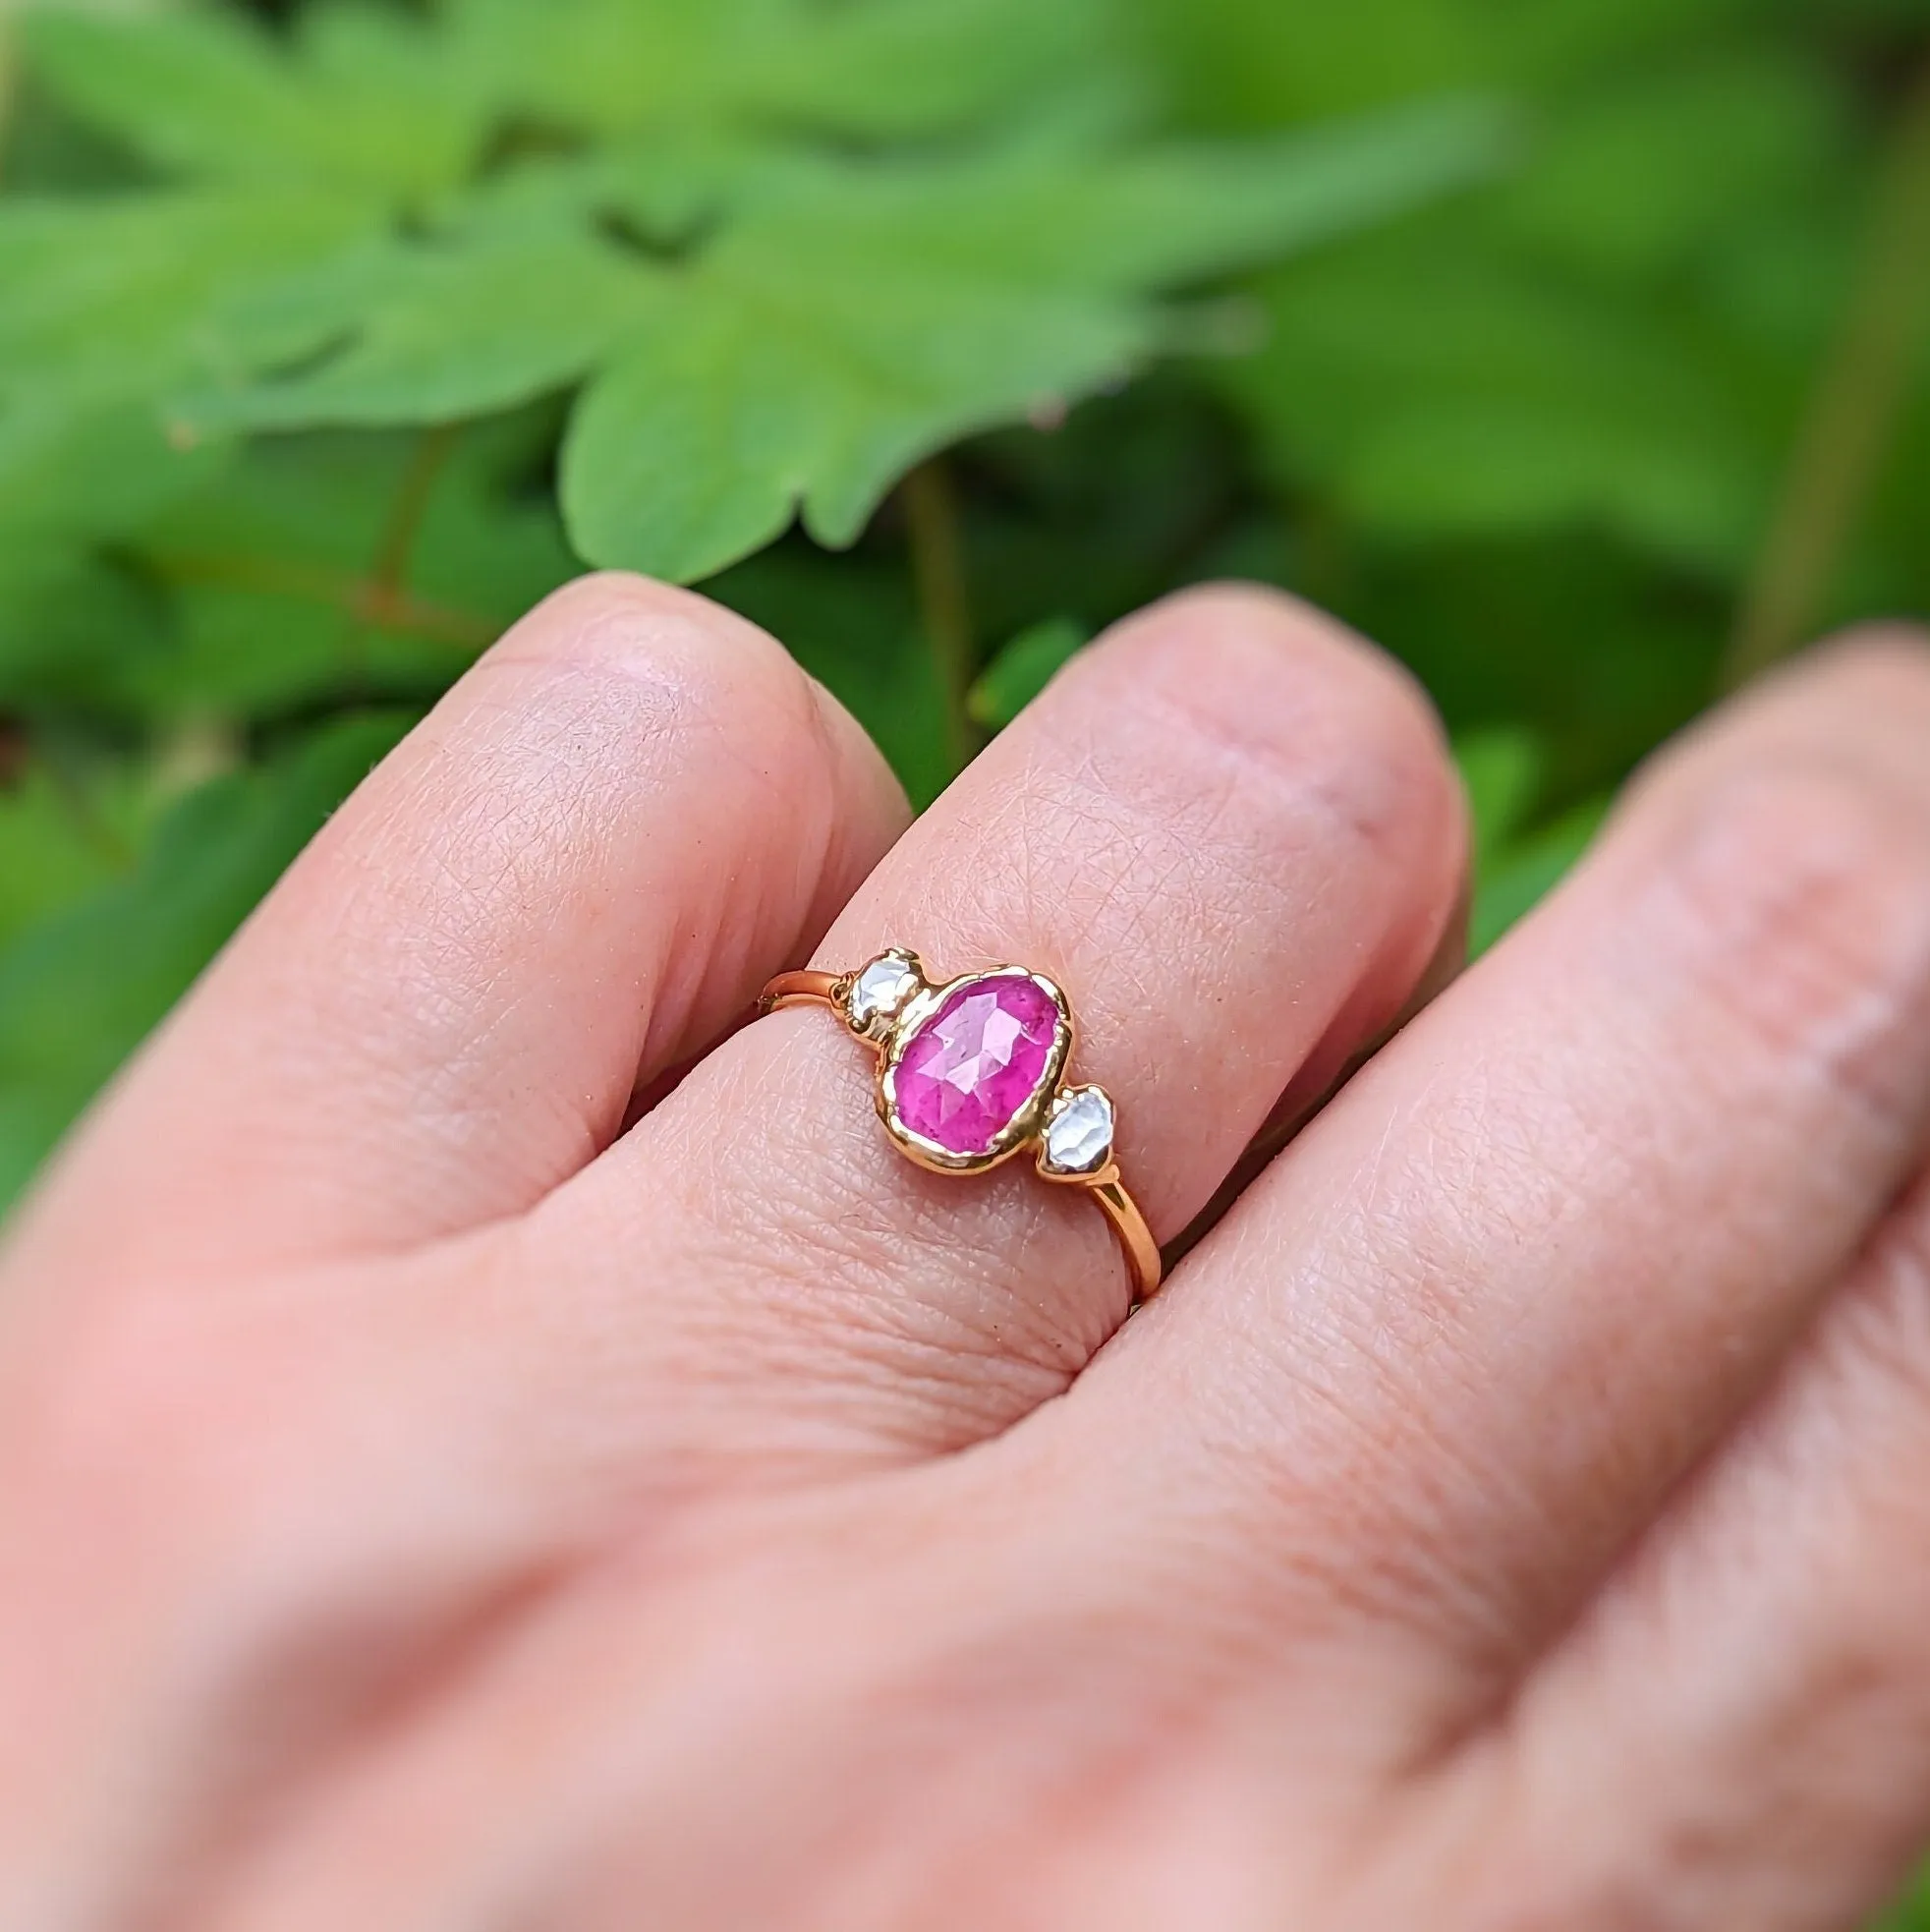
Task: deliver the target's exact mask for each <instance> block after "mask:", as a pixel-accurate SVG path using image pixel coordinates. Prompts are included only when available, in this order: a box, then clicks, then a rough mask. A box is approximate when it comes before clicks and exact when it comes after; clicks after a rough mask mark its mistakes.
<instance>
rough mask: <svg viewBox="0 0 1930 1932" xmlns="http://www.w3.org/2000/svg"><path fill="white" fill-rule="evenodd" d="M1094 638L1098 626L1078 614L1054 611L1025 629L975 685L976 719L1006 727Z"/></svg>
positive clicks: (989, 725)
mask: <svg viewBox="0 0 1930 1932" xmlns="http://www.w3.org/2000/svg"><path fill="white" fill-rule="evenodd" d="M1091 642H1092V632H1091V631H1090V630H1088V629H1087V627H1086V626H1085V625H1084V624H1081V623H1080V622H1079V621H1078V620H1077V619H1076V618H1073V617H1048V618H1046V619H1045V620H1044V621H1043V622H1042V623H1038V624H1034V625H1032V626H1031V627H1030V628H1029V629H1027V630H1023V631H1021V632H1020V633H1019V634H1018V636H1017V637H1015V638H1013V639H1012V640H1011V642H1010V643H1009V644H1007V645H1006V646H1005V648H1004V649H1003V650H1002V651H1000V652H999V653H998V654H997V655H996V656H995V657H993V660H992V662H991V663H990V664H989V665H988V666H987V667H986V669H985V671H984V672H983V674H982V675H981V676H980V678H979V681H978V682H977V683H976V684H975V685H973V687H972V697H971V712H972V718H973V721H974V722H975V723H978V724H982V725H984V726H986V727H987V729H988V730H993V731H999V730H1003V729H1004V727H1005V726H1006V725H1008V724H1010V723H1011V721H1012V720H1013V719H1014V718H1015V717H1017V716H1018V714H1019V713H1020V712H1021V711H1022V710H1025V708H1026V706H1028V705H1029V704H1031V703H1032V701H1033V699H1035V698H1036V697H1038V695H1039V694H1040V692H1042V691H1043V690H1045V688H1046V687H1047V685H1049V684H1050V682H1051V681H1052V679H1053V678H1054V677H1055V676H1056V675H1057V674H1058V672H1059V671H1060V670H1061V669H1062V668H1063V667H1064V666H1065V664H1066V663H1067V662H1069V661H1070V659H1071V658H1073V657H1074V656H1076V655H1077V654H1078V653H1079V652H1081V651H1083V650H1084V649H1085V647H1086V646H1087V645H1088V644H1089V643H1091Z"/></svg>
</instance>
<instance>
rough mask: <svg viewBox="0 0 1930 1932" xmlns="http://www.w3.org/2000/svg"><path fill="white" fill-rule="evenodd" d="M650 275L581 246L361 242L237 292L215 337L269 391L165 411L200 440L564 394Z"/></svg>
mask: <svg viewBox="0 0 1930 1932" xmlns="http://www.w3.org/2000/svg"><path fill="white" fill-rule="evenodd" d="M653 279H654V278H653V276H652V275H650V274H649V273H647V272H646V271H645V270H644V269H643V268H642V267H641V266H640V265H639V264H638V263H636V262H634V261H632V260H629V259H626V258H625V257H624V256H621V255H619V254H618V253H617V252H616V251H615V250H614V249H611V248H609V247H607V246H605V245H604V244H603V243H601V242H599V241H597V240H596V239H595V238H594V237H592V236H590V235H587V234H573V233H569V232H563V233H557V234H552V233H549V232H546V231H543V230H536V231H534V232H527V231H526V232H518V233H513V234H498V233H489V232H484V233H483V234H481V235H478V236H467V237H466V236H459V237H455V238H452V239H451V240H449V241H446V242H443V243H439V244H437V245H436V246H433V247H430V248H416V247H408V246H404V245H402V244H400V243H397V242H393V241H379V242H371V243H369V245H368V246H366V247H364V248H361V249H357V250H354V251H352V252H350V253H348V254H346V255H343V256H338V257H337V258H336V259H335V260H333V261H330V262H327V263H325V264H323V265H321V266H319V267H316V268H313V269H309V270H305V271H303V272H301V273H299V274H297V275H295V276H292V277H290V278H288V279H286V280H283V281H279V282H275V283H271V284H269V285H267V286H265V287H262V288H260V289H257V290H255V291H253V292H251V294H250V295H249V296H248V298H247V299H246V300H245V301H244V302H242V303H239V304H237V305H236V307H235V309H234V310H233V311H232V312H231V313H230V315H229V316H228V318H227V319H226V323H225V326H224V328H223V330H222V339H223V341H224V343H225V344H226V345H227V346H228V350H229V353H230V354H231V355H232V356H233V357H234V359H235V360H236V361H237V362H239V363H242V364H245V365H252V366H259V365H260V364H261V363H263V362H276V361H279V362H283V363H285V364H298V363H299V365H300V367H299V368H297V369H295V371H294V372H293V373H291V374H289V375H286V376H284V377H282V378H280V379H270V380H265V381H260V382H256V383H254V384H251V385H246V386H243V387H240V388H237V389H231V390H228V391H226V392H219V391H215V392H204V393H203V394H202V395H201V396H199V397H190V398H188V399H186V400H185V401H184V402H183V403H182V405H181V406H180V409H179V412H178V413H179V415H180V417H181V418H182V420H183V421H184V422H186V423H187V424H189V425H191V426H193V427H195V428H196V429H197V430H199V431H200V432H203V433H206V432H211V431H219V430H225V429H235V428H246V429H299V428H311V427H316V426H325V425H327V426H332V425H352V424H353V425H370V426H384V425H389V424H398V423H445V422H454V421H457V420H459V419H460V418H462V417H466V416H481V415H485V414H490V413H493V412H495V411H497V410H502V409H508V408H512V407H514V406H516V405H518V404H520V403H524V402H527V401H529V400H530V399H531V398H533V397H536V396H539V395H541V394H543V393H544V392H545V391H546V390H550V389H557V388H561V387H563V386H564V385H566V384H568V383H571V382H574V381H576V380H577V379H578V378H580V377H581V376H583V375H584V374H585V373H587V372H588V371H589V369H591V368H593V367H594V366H595V365H596V362H597V361H598V360H599V359H600V358H601V357H602V356H603V355H604V354H605V353H607V352H608V351H609V350H610V349H611V348H612V347H613V346H614V345H615V344H616V343H617V342H619V341H620V340H621V339H622V338H623V336H624V334H625V333H626V331H627V329H628V328H629V327H630V326H631V325H633V324H634V323H635V322H636V321H637V320H638V318H639V316H640V314H641V313H643V312H644V310H645V308H646V305H647V303H648V301H649V300H650V298H651V296H652V295H653V292H654V291H653Z"/></svg>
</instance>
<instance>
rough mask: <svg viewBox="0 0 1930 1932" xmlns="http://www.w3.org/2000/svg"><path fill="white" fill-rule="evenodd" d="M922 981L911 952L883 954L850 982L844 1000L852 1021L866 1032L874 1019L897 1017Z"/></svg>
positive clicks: (861, 1031)
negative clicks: (849, 987) (847, 993)
mask: <svg viewBox="0 0 1930 1932" xmlns="http://www.w3.org/2000/svg"><path fill="white" fill-rule="evenodd" d="M921 984H922V982H921V980H920V978H919V974H918V968H917V965H916V964H915V963H914V961H913V960H912V958H911V957H910V955H909V954H906V953H902V952H887V953H882V954H880V956H879V957H878V958H877V959H874V960H873V961H872V963H871V964H870V965H869V966H867V967H866V968H865V969H864V971H863V972H862V973H860V974H859V975H858V977H857V978H856V979H855V980H853V981H852V982H851V992H850V994H849V995H848V997H847V998H846V1001H845V1010H846V1011H847V1012H848V1013H849V1014H850V1016H851V1024H852V1025H853V1026H854V1027H856V1028H857V1029H858V1031H859V1032H860V1033H863V1032H864V1031H865V1030H866V1029H867V1028H869V1027H870V1026H871V1025H872V1023H873V1022H874V1021H876V1020H881V1019H890V1018H892V1017H894V1016H895V1015H896V1014H897V1013H898V1011H899V1010H900V1008H902V1007H903V1006H904V1004H905V1002H906V1001H907V1000H909V999H910V998H911V996H912V994H915V993H916V992H917V991H918V989H919V987H920V985H921Z"/></svg>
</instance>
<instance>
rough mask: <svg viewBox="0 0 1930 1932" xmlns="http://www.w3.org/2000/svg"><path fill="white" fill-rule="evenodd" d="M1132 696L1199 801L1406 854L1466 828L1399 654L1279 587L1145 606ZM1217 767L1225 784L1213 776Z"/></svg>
mask: <svg viewBox="0 0 1930 1932" xmlns="http://www.w3.org/2000/svg"><path fill="white" fill-rule="evenodd" d="M1137 621H1138V623H1139V624H1140V625H1141V626H1143V627H1144V631H1143V634H1142V651H1141V654H1139V655H1138V657H1137V659H1136V661H1135V662H1134V663H1133V665H1132V666H1131V669H1132V672H1133V676H1132V682H1131V685H1130V687H1129V692H1130V696H1131V698H1132V700H1133V702H1134V703H1135V704H1136V705H1137V706H1138V707H1139V709H1140V711H1141V714H1142V716H1143V717H1144V718H1145V719H1146V720H1147V723H1148V727H1149V729H1148V737H1149V740H1150V742H1151V744H1152V745H1153V746H1155V747H1156V748H1157V750H1158V753H1159V757H1160V762H1161V763H1162V764H1163V765H1164V767H1167V768H1169V769H1170V770H1172V772H1173V778H1172V781H1171V782H1172V783H1173V784H1174V785H1175V786H1177V785H1181V784H1183V786H1184V787H1185V790H1186V793H1187V795H1188V796H1189V797H1191V798H1193V799H1195V800H1198V799H1200V798H1202V797H1217V798H1220V799H1221V800H1222V801H1234V802H1237V804H1238V806H1239V809H1240V811H1241V813H1242V814H1243V815H1248V816H1250V817H1251V819H1252V820H1253V821H1254V822H1255V823H1257V824H1265V825H1266V826H1267V828H1268V830H1269V832H1270V834H1277V833H1280V832H1281V829H1282V827H1281V825H1280V823H1279V821H1280V820H1281V819H1282V818H1286V819H1293V820H1299V821H1304V822H1310V823H1311V825H1312V827H1313V830H1314V832H1315V833H1316V835H1321V836H1327V837H1330V838H1331V837H1333V836H1334V834H1336V833H1337V834H1338V836H1339V837H1340V838H1341V840H1343V841H1344V842H1345V843H1346V844H1347V845H1349V846H1353V847H1359V846H1365V847H1367V848H1368V849H1370V850H1371V851H1373V852H1375V853H1377V854H1379V855H1381V856H1384V857H1394V858H1405V857H1407V856H1408V855H1410V854H1412V853H1413V852H1414V851H1415V848H1416V844H1417V840H1419V839H1423V838H1426V837H1431V836H1434V835H1436V834H1437V833H1438V832H1439V830H1440V828H1441V827H1442V826H1443V825H1447V826H1453V825H1455V824H1458V821H1459V817H1460V812H1461V805H1460V792H1459V787H1458V785H1457V783H1456V782H1455V780H1454V777H1453V774H1452V769H1451V767H1450V765H1449V762H1448V759H1447V752H1446V741H1445V739H1444V737H1443V734H1442V730H1441V726H1440V722H1439V719H1438V717H1437V716H1436V714H1435V711H1434V710H1433V707H1432V706H1431V705H1430V703H1429V702H1428V700H1427V698H1426V696H1425V694H1424V693H1423V692H1422V691H1421V689H1420V687H1419V686H1418V685H1417V684H1415V682H1414V681H1413V679H1412V678H1411V677H1409V676H1408V674H1407V673H1406V672H1405V671H1404V670H1403V669H1402V668H1401V667H1400V666H1399V665H1398V664H1396V663H1395V662H1394V661H1393V659H1392V658H1391V657H1389V656H1387V655H1386V654H1385V653H1382V652H1381V651H1379V650H1377V649H1376V648H1375V647H1374V646H1372V645H1371V644H1368V643H1367V642H1365V641H1364V640H1362V639H1360V638H1358V637H1356V636H1354V635H1353V634H1352V633H1351V632H1348V631H1346V630H1345V629H1344V628H1343V627H1341V626H1340V625H1338V624H1337V623H1335V622H1334V621H1333V620H1332V619H1330V618H1327V617H1325V616H1323V615H1322V614H1321V613H1319V612H1317V611H1315V610H1313V609H1311V608H1310V607H1308V606H1306V605H1303V604H1300V603H1298V602H1296V601H1295V600H1294V599H1292V598H1290V597H1283V596H1281V595H1280V594H1278V593H1275V592H1268V591H1260V590H1250V589H1246V588H1243V587H1237V586H1217V587H1211V588H1209V589H1206V590H1203V591H1195V592H1190V593H1186V594H1184V595H1183V596H1182V597H1177V598H1174V599H1172V600H1170V602H1168V603H1167V604H1165V605H1163V606H1158V607H1156V609H1155V610H1153V611H1151V612H1148V613H1146V615H1145V616H1143V617H1142V618H1141V619H1139V620H1137ZM1216 774H1217V778H1218V782H1217V783H1206V784H1203V783H1202V779H1203V776H1206V777H1212V776H1215V775H1216Z"/></svg>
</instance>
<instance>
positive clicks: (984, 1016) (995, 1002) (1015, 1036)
mask: <svg viewBox="0 0 1930 1932" xmlns="http://www.w3.org/2000/svg"><path fill="white" fill-rule="evenodd" d="M1057 1030H1058V1008H1057V1006H1056V1005H1054V1004H1053V1002H1052V998H1051V995H1050V994H1049V993H1047V992H1046V990H1045V989H1044V988H1043V987H1040V986H1036V985H1034V984H1033V982H1032V981H1031V980H1027V979H1018V978H1003V979H986V980H972V981H969V982H968V983H967V984H966V985H964V986H962V987H960V988H959V989H958V991H957V992H956V993H954V994H952V995H951V996H950V997H949V998H948V999H947V1000H946V1001H945V1002H944V1004H943V1005H942V1006H940V1007H939V1008H938V1010H937V1012H936V1013H934V1014H933V1015H932V1017H931V1018H930V1019H929V1020H927V1021H926V1022H925V1024H924V1025H923V1026H921V1027H920V1028H919V1029H918V1032H917V1033H916V1034H915V1035H914V1036H913V1037H912V1040H911V1043H910V1044H909V1045H908V1046H907V1047H906V1048H905V1051H904V1052H903V1054H902V1055H901V1056H900V1057H899V1060H898V1070H897V1074H896V1089H897V1102H898V1117H899V1118H900V1119H901V1120H903V1121H904V1123H905V1125H906V1126H908V1127H909V1128H911V1130H912V1131H913V1132H914V1133H916V1134H922V1135H923V1136H924V1137H925V1138H926V1139H927V1140H929V1141H936V1142H937V1144H938V1146H940V1147H942V1148H944V1149H945V1150H946V1151H947V1152H949V1153H952V1154H986V1153H989V1152H990V1151H991V1148H992V1144H993V1141H995V1140H996V1139H997V1138H998V1136H999V1134H1000V1133H1001V1132H1002V1131H1003V1130H1004V1129H1005V1128H1006V1127H1007V1126H1009V1125H1010V1124H1011V1120H1012V1116H1013V1115H1014V1114H1015V1113H1017V1112H1018V1110H1019V1109H1020V1108H1022V1107H1024V1105H1025V1104H1026V1102H1027V1101H1029V1100H1030V1099H1031V1098H1032V1096H1033V1095H1034V1094H1035V1093H1036V1092H1037V1091H1038V1088H1039V1082H1040V1079H1041V1078H1042V1076H1043V1075H1044V1074H1045V1071H1046V1065H1047V1062H1048V1061H1049V1060H1050V1058H1051V1052H1052V1039H1053V1036H1054V1035H1055V1033H1056V1032H1057Z"/></svg>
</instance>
